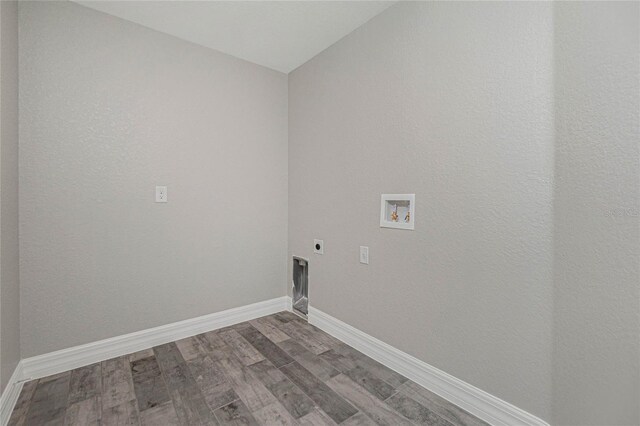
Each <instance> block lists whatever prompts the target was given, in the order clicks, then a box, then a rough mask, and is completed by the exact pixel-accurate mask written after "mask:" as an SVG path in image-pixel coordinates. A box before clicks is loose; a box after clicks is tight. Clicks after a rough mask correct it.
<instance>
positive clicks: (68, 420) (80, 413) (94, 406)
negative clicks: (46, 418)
mask: <svg viewBox="0 0 640 426" xmlns="http://www.w3.org/2000/svg"><path fill="white" fill-rule="evenodd" d="M101 415H102V406H101V403H100V396H99V395H94V396H93V397H91V398H88V399H84V400H82V401H77V402H74V403H71V404H70V405H69V406H68V407H67V410H66V413H65V419H64V424H65V426H85V425H86V426H91V425H99V424H100V419H101Z"/></svg>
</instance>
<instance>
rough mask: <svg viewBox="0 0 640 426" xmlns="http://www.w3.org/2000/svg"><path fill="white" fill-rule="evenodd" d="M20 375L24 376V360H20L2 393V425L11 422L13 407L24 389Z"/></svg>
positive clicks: (0, 406)
mask: <svg viewBox="0 0 640 426" xmlns="http://www.w3.org/2000/svg"><path fill="white" fill-rule="evenodd" d="M20 377H22V361H20V362H19V363H18V365H17V366H16V368H15V370H13V374H12V375H11V378H9V382H8V383H7V387H6V388H5V389H4V392H2V395H0V425H2V426H5V425H6V424H8V423H9V418H10V417H11V413H12V412H13V407H15V406H16V402H17V401H18V397H19V396H20V392H21V391H22V385H23V384H24V382H21V381H20Z"/></svg>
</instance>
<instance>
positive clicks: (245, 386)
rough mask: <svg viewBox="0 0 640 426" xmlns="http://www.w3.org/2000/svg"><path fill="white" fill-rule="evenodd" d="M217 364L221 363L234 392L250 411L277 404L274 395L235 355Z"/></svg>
mask: <svg viewBox="0 0 640 426" xmlns="http://www.w3.org/2000/svg"><path fill="white" fill-rule="evenodd" d="M216 362H219V363H220V366H221V367H222V369H223V371H224V372H225V375H226V376H227V380H228V381H229V383H230V384H231V386H232V387H233V390H234V391H235V392H236V393H237V394H238V396H239V397H240V398H241V399H242V401H243V402H244V403H245V404H246V405H247V407H248V408H249V410H250V411H256V410H259V409H260V408H263V407H266V406H267V405H269V404H272V403H274V402H277V400H276V398H275V397H274V396H273V394H272V393H271V392H269V390H268V389H267V388H266V387H265V386H264V384H262V382H260V380H258V379H257V378H256V377H255V376H254V375H253V374H252V373H251V370H250V369H249V367H247V366H245V365H244V364H242V363H241V362H240V360H238V358H236V356H235V355H231V356H229V357H228V358H225V359H222V360H220V361H216Z"/></svg>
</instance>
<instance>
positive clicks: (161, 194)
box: [156, 186, 167, 203]
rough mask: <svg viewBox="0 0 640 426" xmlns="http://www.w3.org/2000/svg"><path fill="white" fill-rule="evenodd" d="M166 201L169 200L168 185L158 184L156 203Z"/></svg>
mask: <svg viewBox="0 0 640 426" xmlns="http://www.w3.org/2000/svg"><path fill="white" fill-rule="evenodd" d="M166 202H167V187H166V186H156V203H166Z"/></svg>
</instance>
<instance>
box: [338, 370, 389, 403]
mask: <svg viewBox="0 0 640 426" xmlns="http://www.w3.org/2000/svg"><path fill="white" fill-rule="evenodd" d="M345 374H346V375H347V376H348V377H349V378H350V379H351V380H353V381H354V382H356V383H357V384H359V385H360V386H362V387H363V388H365V389H366V390H367V391H369V393H371V394H372V395H374V396H375V397H377V398H378V399H380V400H385V399H387V398H389V397H390V396H391V395H393V394H394V393H395V391H396V388H395V387H393V386H391V385H390V384H388V383H387V382H385V381H384V380H382V379H380V378H378V377H377V376H375V375H374V374H372V373H371V372H370V371H369V370H366V369H364V368H362V367H361V366H357V367H356V368H353V369H351V370H348V371H347V372H346V373H345Z"/></svg>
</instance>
